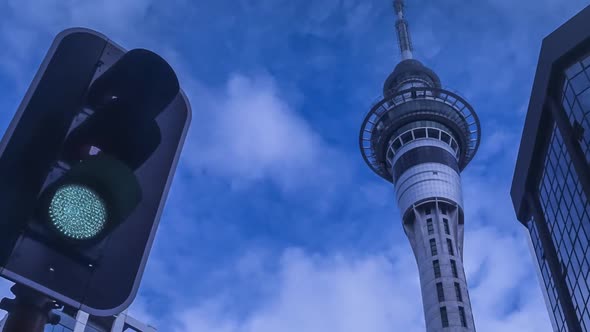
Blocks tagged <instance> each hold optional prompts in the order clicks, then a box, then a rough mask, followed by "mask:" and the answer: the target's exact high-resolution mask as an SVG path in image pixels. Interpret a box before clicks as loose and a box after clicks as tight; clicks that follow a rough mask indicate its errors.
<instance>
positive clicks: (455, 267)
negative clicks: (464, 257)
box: [451, 259, 459, 278]
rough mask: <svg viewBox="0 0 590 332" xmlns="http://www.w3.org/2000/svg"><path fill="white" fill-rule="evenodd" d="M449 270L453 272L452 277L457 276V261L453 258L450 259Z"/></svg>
mask: <svg viewBox="0 0 590 332" xmlns="http://www.w3.org/2000/svg"><path fill="white" fill-rule="evenodd" d="M451 271H452V272H453V277H455V278H459V273H457V263H456V262H455V260H453V259H451Z"/></svg>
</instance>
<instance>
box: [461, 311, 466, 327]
mask: <svg viewBox="0 0 590 332" xmlns="http://www.w3.org/2000/svg"><path fill="white" fill-rule="evenodd" d="M459 318H460V319H461V326H463V327H467V319H465V309H464V308H463V307H459Z"/></svg>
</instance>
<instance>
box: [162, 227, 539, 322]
mask: <svg viewBox="0 0 590 332" xmlns="http://www.w3.org/2000/svg"><path fill="white" fill-rule="evenodd" d="M466 239H467V243H466V250H467V251H469V254H468V255H466V256H467V259H466V262H465V264H466V266H467V267H468V272H467V277H468V281H469V280H471V279H473V280H477V285H476V286H475V287H472V288H471V290H470V296H471V300H472V305H473V309H474V317H475V323H476V327H477V328H478V330H479V331H482V332H497V331H519V332H528V331H530V332H543V331H550V330H551V325H550V323H549V319H548V316H547V312H546V309H545V306H544V305H543V302H542V298H541V293H540V289H539V288H538V282H537V280H536V275H535V274H534V271H533V269H532V267H531V260H530V257H529V255H528V249H527V248H525V245H523V244H522V243H523V242H524V241H523V238H522V237H521V236H507V235H503V234H502V233H500V232H499V231H498V230H497V229H493V228H480V229H477V230H476V231H472V232H469V233H467V234H466ZM523 251H524V253H526V254H524V255H523V254H520V253H523ZM266 258H268V257H266ZM248 260H251V257H250V258H249V259H248ZM255 266H258V265H255ZM478 274H480V276H477V275H478ZM261 275H264V274H261ZM417 277H418V273H417V267H416V263H415V261H414V259H413V257H412V255H411V252H410V250H409V248H407V247H405V246H403V247H400V248H396V249H394V250H393V251H392V252H391V254H387V255H385V254H380V255H369V256H358V255H355V254H350V253H348V254H334V255H323V256H322V255H314V254H309V253H307V252H304V251H302V250H299V249H288V250H286V251H285V252H284V253H283V255H282V256H281V258H280V269H279V270H278V272H277V274H276V276H273V277H272V278H271V277H261V278H259V279H258V284H259V285H260V287H268V284H269V283H270V282H273V283H276V288H275V291H274V292H273V293H271V294H270V295H269V296H268V298H267V299H265V300H264V301H263V304H262V305H260V306H258V307H255V308H252V310H251V311H249V313H248V314H247V315H246V316H241V317H238V316H237V315H234V314H233V313H232V312H231V310H227V308H228V304H231V303H232V297H231V294H229V293H224V292H223V290H220V292H219V294H224V295H220V296H215V297H213V298H205V299H200V300H196V301H194V305H193V306H192V307H190V306H189V308H188V309H187V310H185V311H184V312H181V313H180V314H178V315H177V316H176V319H177V321H176V322H175V324H174V325H175V326H177V328H176V331H186V332H192V331H211V332H267V331H268V332H291V331H293V332H295V331H309V332H316V331H317V332H320V331H322V332H323V331H337V332H356V331H370V332H386V331H407V332H412V331H423V329H424V323H423V313H422V304H421V296H420V288H419V281H418V279H417ZM258 301H259V299H257V300H256V301H253V302H258ZM163 323H164V322H162V323H160V324H163ZM176 324H178V325H176ZM168 326H169V325H168Z"/></svg>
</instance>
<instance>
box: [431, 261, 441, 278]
mask: <svg viewBox="0 0 590 332" xmlns="http://www.w3.org/2000/svg"><path fill="white" fill-rule="evenodd" d="M432 267H433V268H434V277H435V278H440V264H439V262H438V259H435V260H433V261H432Z"/></svg>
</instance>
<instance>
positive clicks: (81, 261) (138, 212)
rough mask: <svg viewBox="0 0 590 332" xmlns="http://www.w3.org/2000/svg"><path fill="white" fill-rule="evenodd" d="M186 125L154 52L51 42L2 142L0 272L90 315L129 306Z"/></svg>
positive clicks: (85, 39)
mask: <svg viewBox="0 0 590 332" xmlns="http://www.w3.org/2000/svg"><path fill="white" fill-rule="evenodd" d="M190 118H191V111H190V106H189V104H188V101H187V99H186V97H185V95H184V93H183V92H182V90H181V89H180V87H179V83H178V79H177V77H176V74H175V73H174V71H173V69H172V68H171V67H170V65H169V64H168V63H167V62H166V61H165V60H164V59H162V58H161V57H160V56H158V55H157V54H155V53H153V52H151V51H148V50H143V49H134V50H130V51H125V50H124V49H122V48H121V47H120V46H118V45H116V44H114V43H113V42H112V41H110V40H109V39H108V38H107V37H105V36H103V35H101V34H99V33H97V32H95V31H92V30H88V29H80V28H76V29H69V30H66V31H63V32H62V33H60V34H59V35H58V36H57V37H56V38H55V40H54V42H53V44H52V45H51V48H50V49H49V52H48V53H47V55H46V57H45V59H44V61H43V63H42V64H41V67H40V68H39V71H38V73H37V75H36V76H35V78H34V80H33V82H32V84H31V85H30V87H29V89H28V91H27V93H26V95H25V97H24V99H23V101H22V103H21V105H20V106H19V109H18V110H17V113H16V114H15V116H14V118H13V120H12V122H11V123H10V125H9V127H8V129H7V131H6V133H5V135H4V137H3V138H2V141H1V142H0V174H2V177H3V180H2V184H1V185H0V216H1V218H0V275H1V276H3V277H5V278H7V279H10V280H12V281H14V282H17V283H21V284H23V285H25V286H28V287H30V288H33V289H35V290H37V291H39V292H42V293H44V294H46V295H48V296H50V297H51V298H54V299H56V300H57V301H59V302H62V303H65V304H68V305H70V306H72V307H75V308H79V309H80V310H83V311H86V312H88V313H90V314H93V315H99V316H101V315H102V316H109V315H113V314H116V313H119V312H121V311H122V310H123V309H125V308H126V307H127V306H129V305H130V304H131V302H132V300H133V299H134V297H135V295H136V292H137V289H138V286H139V282H140V280H141V276H142V273H143V270H144V267H145V263H146V261H147V257H148V255H149V251H150V248H151V244H152V241H153V239H154V235H155V232H156V230H157V226H158V223H159V218H160V215H161V213H162V209H163V205H164V201H165V198H166V195H167V192H168V189H169V187H170V184H171V181H172V177H173V174H174V170H175V168H176V164H177V162H178V158H179V155H180V151H181V149H182V144H183V142H184V139H185V136H186V133H187V130H188V126H189V123H190Z"/></svg>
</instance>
